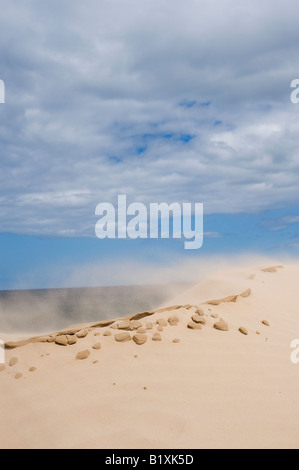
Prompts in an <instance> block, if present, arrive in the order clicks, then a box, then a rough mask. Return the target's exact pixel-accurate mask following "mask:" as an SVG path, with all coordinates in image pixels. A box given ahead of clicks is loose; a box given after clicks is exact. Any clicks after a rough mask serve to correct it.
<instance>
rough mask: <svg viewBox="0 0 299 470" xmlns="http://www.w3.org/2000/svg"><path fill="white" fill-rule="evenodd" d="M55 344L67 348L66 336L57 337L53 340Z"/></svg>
mask: <svg viewBox="0 0 299 470" xmlns="http://www.w3.org/2000/svg"><path fill="white" fill-rule="evenodd" d="M55 343H56V344H59V345H60V346H67V343H68V340H67V336H66V335H59V336H56V338H55Z"/></svg>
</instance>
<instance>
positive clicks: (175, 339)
mask: <svg viewBox="0 0 299 470" xmlns="http://www.w3.org/2000/svg"><path fill="white" fill-rule="evenodd" d="M180 341H181V340H180V339H179V338H174V339H173V340H172V342H173V343H179V342H180Z"/></svg>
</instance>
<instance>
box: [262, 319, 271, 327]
mask: <svg viewBox="0 0 299 470" xmlns="http://www.w3.org/2000/svg"><path fill="white" fill-rule="evenodd" d="M262 324H263V325H266V326H270V323H269V322H268V321H267V320H262Z"/></svg>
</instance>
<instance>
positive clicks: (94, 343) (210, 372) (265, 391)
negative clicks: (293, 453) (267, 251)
mask: <svg viewBox="0 0 299 470" xmlns="http://www.w3.org/2000/svg"><path fill="white" fill-rule="evenodd" d="M269 268H270V269H269ZM298 279H299V266H298V265H289V266H284V267H280V266H275V267H273V266H259V267H256V268H245V269H243V270H240V269H232V270H230V271H226V272H220V273H217V274H215V276H213V277H212V278H210V279H207V280H206V281H205V282H203V283H200V284H199V285H197V286H195V287H194V288H192V289H190V290H189V291H187V292H185V293H184V294H182V295H180V296H178V297H177V298H175V299H173V302H171V305H169V306H166V307H165V308H161V309H159V310H156V311H152V312H142V313H140V314H137V315H132V316H128V317H126V318H122V319H116V320H111V321H107V322H99V323H92V324H84V325H83V324H82V325H74V326H71V327H68V328H66V329H65V330H62V331H60V332H54V333H51V334H49V335H46V336H43V337H35V338H28V339H27V340H23V341H21V342H18V341H15V342H14V341H11V340H10V341H7V343H6V351H5V356H6V357H5V359H6V362H5V365H0V407H1V421H0V446H1V448H174V449H179V448H286V447H287V448H298V447H299V398H298V397H299V363H298V364H294V363H292V362H291V360H290V355H291V353H292V349H291V348H290V344H291V341H292V340H294V339H295V338H299V311H298V306H299V289H298Z"/></svg>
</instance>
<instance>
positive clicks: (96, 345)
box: [92, 343, 101, 349]
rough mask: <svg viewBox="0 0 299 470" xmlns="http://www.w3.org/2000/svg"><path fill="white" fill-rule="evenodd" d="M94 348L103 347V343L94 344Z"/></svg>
mask: <svg viewBox="0 0 299 470" xmlns="http://www.w3.org/2000/svg"><path fill="white" fill-rule="evenodd" d="M92 349H101V343H96V344H94V345H93V347H92Z"/></svg>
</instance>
